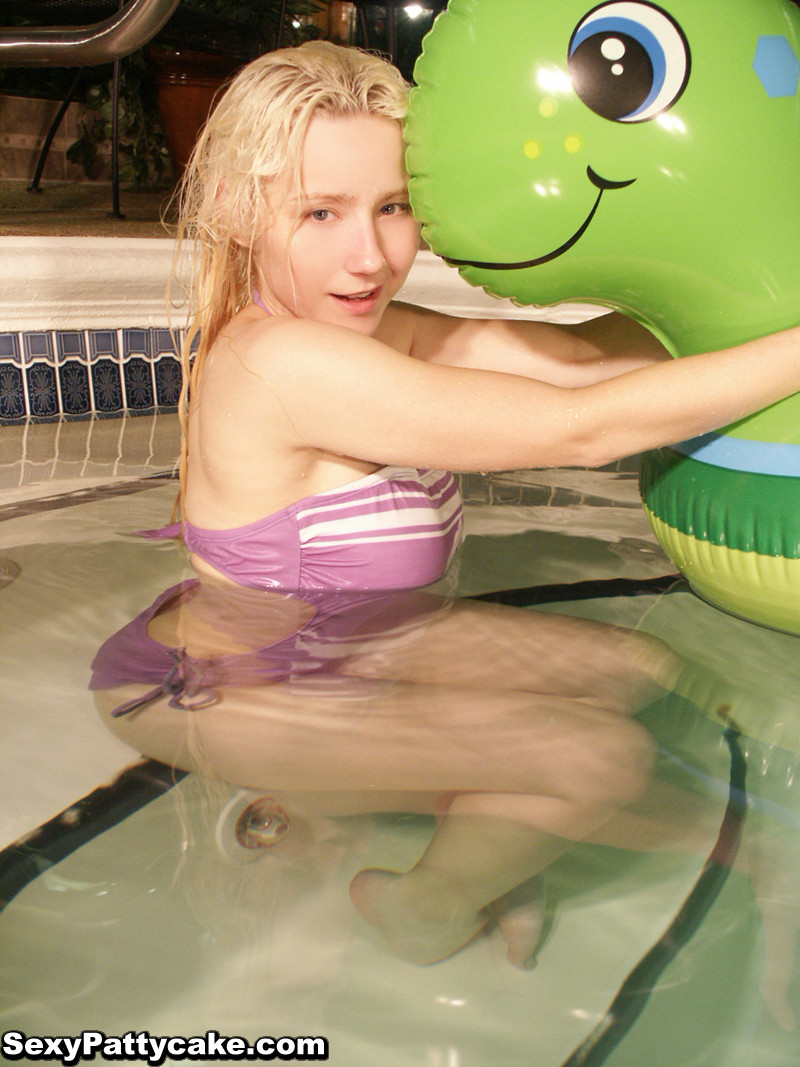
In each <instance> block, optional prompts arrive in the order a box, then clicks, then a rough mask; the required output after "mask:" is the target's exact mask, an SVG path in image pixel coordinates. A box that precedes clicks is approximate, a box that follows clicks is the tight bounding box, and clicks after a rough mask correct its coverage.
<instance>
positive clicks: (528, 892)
mask: <svg viewBox="0 0 800 1067" xmlns="http://www.w3.org/2000/svg"><path fill="white" fill-rule="evenodd" d="M489 912H490V914H491V916H492V918H493V919H494V920H495V922H496V923H497V925H498V928H499V929H500V933H501V934H502V935H503V938H504V939H505V942H506V945H507V946H508V949H507V953H508V958H509V960H510V961H511V963H513V964H514V966H515V967H519V968H520V970H523V971H529V970H532V969H533V968H534V967H535V966H536V964H537V962H538V959H537V953H538V951H539V949H540V948H541V946H542V945H543V944H544V942H545V940H546V939H547V937H548V935H549V933H550V931H551V929H552V927H553V914H552V911H550V910H548V908H547V904H546V898H545V888H544V879H543V878H542V877H541V875H536V876H535V877H534V878H529V879H528V881H527V882H523V883H522V884H521V885H518V886H516V887H515V888H514V889H512V890H511V891H510V892H509V893H506V894H505V895H504V896H502V897H500V898H499V899H498V900H495V901H494V902H493V903H492V904H491V905H490V907H489Z"/></svg>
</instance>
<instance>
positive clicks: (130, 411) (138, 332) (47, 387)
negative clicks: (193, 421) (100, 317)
mask: <svg viewBox="0 0 800 1067" xmlns="http://www.w3.org/2000/svg"><path fill="white" fill-rule="evenodd" d="M180 388H181V366H180V359H179V356H178V352H177V346H176V344H175V339H174V337H173V334H172V332H171V331H170V330H167V329H163V328H161V327H148V328H145V329H138V328H133V327H124V326H123V327H120V328H119V329H116V330H108V329H102V330H78V329H73V330H30V331H18V332H0V425H3V424H4V423H5V424H7V423H22V422H49V421H55V420H57V419H88V418H94V417H100V418H114V417H118V416H123V415H146V414H153V413H156V412H162V411H175V410H176V409H177V406H178V398H179V396H180Z"/></svg>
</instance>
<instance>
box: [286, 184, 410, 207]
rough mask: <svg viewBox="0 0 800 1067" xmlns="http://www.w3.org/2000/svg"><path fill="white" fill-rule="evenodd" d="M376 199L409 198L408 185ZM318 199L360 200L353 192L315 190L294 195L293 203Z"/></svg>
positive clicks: (326, 201) (350, 201)
mask: <svg viewBox="0 0 800 1067" xmlns="http://www.w3.org/2000/svg"><path fill="white" fill-rule="evenodd" d="M375 199H376V200H381V201H383V200H407V199H408V187H407V186H405V185H404V186H402V187H401V188H400V189H397V190H392V191H391V192H388V193H381V195H380V196H378V197H376V198H375ZM316 201H324V202H325V203H329V204H345V205H349V204H355V203H356V202H357V201H358V197H357V196H354V195H352V194H351V193H326V192H322V191H320V192H313V193H305V194H304V195H303V196H297V197H292V201H291V202H292V203H294V204H309V203H312V202H316Z"/></svg>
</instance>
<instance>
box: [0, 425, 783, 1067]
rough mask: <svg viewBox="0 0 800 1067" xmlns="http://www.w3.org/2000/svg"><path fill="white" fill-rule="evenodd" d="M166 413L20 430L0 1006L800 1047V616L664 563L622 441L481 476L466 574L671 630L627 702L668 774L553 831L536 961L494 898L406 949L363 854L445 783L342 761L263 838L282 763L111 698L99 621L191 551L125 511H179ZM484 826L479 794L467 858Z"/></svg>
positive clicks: (159, 581) (452, 1063)
mask: <svg viewBox="0 0 800 1067" xmlns="http://www.w3.org/2000/svg"><path fill="white" fill-rule="evenodd" d="M4 433H5V431H4ZM126 435H127V436H126ZM176 440H177V436H176V427H175V421H174V417H172V416H162V417H160V418H156V419H152V420H151V419H142V420H140V419H130V420H121V421H116V420H115V421H109V422H106V423H92V424H71V425H70V424H62V425H50V426H30V427H27V428H26V429H25V431H24V432H23V431H20V432H19V433H18V434H16V433H15V434H13V435H9V436H8V437H5V438H4V441H5V442H8V443H9V444H10V445H11V450H12V451H13V452H14V454H13V455H12V454H11V453H10V452H8V451H5V452H4V458H3V463H2V466H1V468H0V477H2V479H3V481H2V484H1V485H0V599H1V600H2V612H3V632H2V643H1V646H0V658H1V661H2V670H3V679H4V695H5V699H4V701H3V711H2V716H3V737H4V742H3V743H4V761H3V762H4V767H5V768H6V771H5V773H4V775H3V778H2V781H1V782H0V795H1V796H2V812H3V823H2V829H3V842H2V844H3V845H4V846H5V849H4V851H3V852H2V854H0V894H2V899H3V904H4V905H5V906H4V908H3V910H2V912H1V913H0V1031H2V1032H5V1031H9V1030H18V1031H23V1032H25V1033H26V1034H28V1035H56V1034H78V1033H80V1032H81V1031H82V1030H85V1029H92V1030H100V1031H103V1032H104V1033H105V1034H108V1035H123V1034H125V1033H128V1032H130V1031H135V1032H143V1031H147V1032H149V1033H150V1034H153V1035H184V1036H190V1035H193V1034H203V1033H205V1032H206V1031H207V1030H215V1031H218V1032H219V1033H221V1034H227V1035H244V1036H245V1037H246V1038H247V1039H248V1040H251V1041H252V1040H255V1039H256V1038H257V1037H258V1036H260V1035H275V1036H280V1035H323V1036H324V1037H326V1038H327V1040H328V1042H329V1060H328V1062H330V1063H332V1064H335V1065H337V1067H406V1065H408V1067H412V1065H413V1067H516V1065H520V1067H522V1065H529V1067H551V1065H552V1067H564V1065H567V1064H570V1065H575V1067H577V1065H578V1064H595V1065H596V1064H600V1063H603V1064H608V1065H609V1067H643V1065H645V1064H646V1065H647V1067H694V1065H698V1067H699V1065H708V1067H756V1065H757V1067H796V1064H797V1062H798V1059H800V1041H799V1040H798V1034H797V1031H796V1030H795V1029H793V1025H794V1017H795V1016H800V991H799V990H798V986H797V979H796V964H797V943H796V940H797V938H796V935H797V929H798V925H800V849H799V848H798V820H799V819H800V798H798V787H797V785H796V783H795V774H796V768H797V760H798V756H797V753H798V752H800V709H799V708H798V700H797V693H798V692H800V688H799V686H798V682H800V677H798V676H799V675H800V656H798V649H799V648H800V645H798V638H796V637H790V636H787V635H784V634H780V633H775V632H771V631H768V630H765V629H762V628H759V627H756V626H753V625H751V624H749V623H747V622H743V621H741V620H738V619H734V618H731V617H729V616H727V615H725V614H723V613H721V612H719V611H717V610H715V609H714V608H712V607H710V606H708V605H706V604H704V603H702V602H701V601H700V600H698V599H697V598H696V597H695V596H694V595H693V594H692V593H691V591H690V590H689V589H688V588H687V587H686V586H685V584H684V583H683V582H681V581H680V580H677V579H674V580H673V579H670V578H669V577H666V578H665V580H664V581H658V579H661V578H662V577H665V576H669V575H670V574H671V571H672V568H671V565H670V563H669V561H668V560H667V559H666V558H665V557H664V556H663V555H662V554H661V551H660V549H659V548H658V546H657V543H656V542H655V539H654V538H653V536H652V534H651V533H650V530H649V527H648V525H647V522H646V519H645V516H644V513H643V511H642V509H641V506H640V504H639V498H638V490H637V485H636V474H635V470H636V467H635V463H625V464H621V465H618V466H617V467H615V468H613V469H604V470H600V471H583V470H552V471H530V472H511V473H504V474H497V475H492V476H487V477H478V476H469V477H465V478H464V479H463V492H464V497H465V502H466V524H467V525H466V528H467V533H468V537H467V540H466V542H465V545H464V548H463V550H462V553H461V556H460V558H459V560H458V562H457V566H456V569H455V571H454V572H453V574H452V575H450V576H449V585H448V591H449V590H450V589H452V588H455V589H456V590H457V593H458V595H459V596H461V597H474V596H479V595H482V594H487V593H492V592H495V591H502V590H506V591H513V590H528V591H527V592H525V593H520V594H518V595H516V596H513V595H512V596H511V597H510V599H511V600H512V601H516V602H517V603H519V604H520V605H521V606H520V610H521V611H526V612H545V613H546V614H547V615H549V616H557V615H569V616H571V617H572V618H574V619H578V620H580V619H583V620H587V625H588V624H589V623H592V622H598V623H605V624H607V623H610V624H613V625H616V626H623V627H627V628H630V629H632V630H635V631H637V632H638V633H640V634H650V635H653V636H654V637H656V638H658V639H660V640H661V641H662V642H664V643H665V644H666V645H668V646H669V647H670V648H671V649H672V650H674V652H675V653H676V654H677V655H678V656H679V657H681V659H682V662H684V663H685V664H686V669H685V670H684V671H683V673H682V675H681V679H680V682H679V684H676V686H675V689H676V691H674V692H670V691H666V692H659V693H658V694H657V696H654V698H653V699H652V700H651V701H650V702H649V703H648V704H647V705H646V706H643V707H642V708H641V709H639V715H638V717H639V720H640V722H641V723H642V725H643V726H644V728H646V730H647V731H648V732H649V734H650V735H651V736H652V738H653V739H654V741H655V745H656V760H655V770H654V780H657V781H658V782H659V783H660V784H661V785H663V786H665V788H668V789H669V790H671V792H670V793H669V794H668V795H671V796H672V797H674V798H675V801H676V803H675V805H674V807H672V808H671V810H669V811H667V810H660V809H658V807H657V806H654V807H653V808H652V809H651V810H650V811H649V821H647V820H644V821H643V820H642V818H640V819H639V821H638V822H636V821H634V822H633V823H632V824H631V826H630V828H628V827H627V824H625V823H623V824H622V829H621V830H620V832H619V834H618V835H617V843H616V844H608V843H597V842H596V841H594V840H592V841H582V842H579V843H575V844H572V845H571V847H569V848H566V849H565V850H564V853H563V855H561V856H560V858H558V859H557V860H556V862H555V863H554V864H553V865H552V866H551V867H550V868H549V869H548V870H547V872H546V875H545V879H544V884H545V886H546V897H545V899H546V909H545V910H546V929H547V933H546V937H545V939H544V941H543V943H542V945H541V946H540V947H539V950H538V953H537V964H536V966H535V967H534V968H532V969H530V970H522V969H519V968H516V967H514V966H512V965H511V963H510V962H509V960H508V958H507V956H506V944H505V942H504V940H503V937H502V935H501V931H500V930H499V929H497V928H496V927H494V926H490V927H488V928H487V930H486V931H485V932H483V933H482V934H481V935H480V936H478V937H476V938H475V939H474V940H473V941H471V942H470V943H469V944H468V945H466V947H464V948H463V949H462V950H461V951H459V952H456V953H455V954H453V955H451V956H449V958H447V959H444V960H442V961H441V962H437V963H432V964H430V965H427V966H418V965H415V964H411V963H407V962H405V961H404V960H403V959H401V958H399V957H398V955H397V954H396V953H394V952H392V951H391V950H390V948H389V947H388V946H387V944H386V942H385V941H384V939H383V938H382V937H381V936H380V935H379V933H378V931H377V930H376V929H375V928H374V927H373V926H371V925H370V924H369V923H367V922H366V920H365V919H364V917H363V916H362V915H361V914H360V913H359V912H358V911H357V910H356V908H355V907H354V906H353V903H352V901H351V898H350V893H349V886H350V883H351V881H352V879H353V877H354V876H355V875H356V874H357V872H359V871H361V870H364V869H365V868H386V869H390V870H398V871H399V870H408V869H409V868H412V867H413V866H414V864H415V863H416V862H417V860H418V859H419V857H420V855H421V854H422V853H423V852H424V850H425V849H426V847H427V845H428V843H429V842H430V840H431V837H432V835H433V834H434V832H435V829H436V822H435V819H434V817H433V816H432V815H431V814H429V813H426V812H424V811H422V810H421V807H419V808H418V806H417V805H415V804H409V805H408V807H407V808H406V809H403V808H402V807H399V806H398V807H396V808H394V809H393V810H386V811H356V812H351V811H348V809H347V805H346V804H342V803H339V801H340V800H341V795H342V794H346V793H347V783H346V782H343V783H341V790H340V794H339V796H338V798H334V799H333V800H332V801H331V805H330V808H329V809H327V810H326V808H325V802H324V801H325V797H324V796H323V797H322V799H321V797H320V795H319V794H315V793H314V792H311V791H309V789H308V787H307V783H301V784H302V788H298V789H297V790H295V791H292V790H288V791H287V788H286V784H285V783H281V789H280V790H278V794H277V795H278V804H277V807H276V808H275V809H273V810H275V811H276V812H277V818H278V824H272V830H270V831H268V832H266V833H265V834H264V835H263V836H262V844H263V845H264V846H265V847H261V848H245V847H244V846H243V844H242V843H241V841H240V838H241V829H240V836H239V837H238V838H237V832H236V829H237V823H238V819H239V816H240V815H242V813H243V812H245V810H246V809H247V808H248V806H250V805H252V804H254V803H256V804H258V803H259V802H261V803H262V805H263V803H264V801H263V798H264V797H265V796H270V790H268V789H266V788H264V789H256V790H253V789H250V790H243V789H241V788H240V787H239V786H238V785H236V784H232V783H228V782H225V781H219V780H215V779H211V778H208V777H206V776H204V775H203V774H200V773H194V772H193V773H188V774H183V773H180V772H173V771H172V770H171V769H170V768H168V767H165V766H163V765H162V764H159V763H156V762H153V761H152V760H149V759H147V758H141V757H140V756H139V754H137V752H135V751H133V750H132V749H130V748H128V747H127V746H126V745H125V744H124V743H123V742H122V741H121V740H119V738H118V737H117V736H115V735H114V734H112V733H111V732H109V731H108V730H107V729H106V727H105V726H104V725H103V723H102V722H101V720H100V718H99V717H98V715H97V711H96V709H95V704H94V701H93V699H92V695H91V694H90V693H89V692H88V689H87V686H88V681H89V673H90V672H89V665H90V663H91V661H92V659H93V657H94V655H95V653H96V651H97V649H98V648H99V646H100V645H101V644H102V642H103V641H104V640H105V639H106V638H107V637H108V636H109V635H110V634H111V633H113V632H114V631H115V630H117V629H119V628H120V627H121V626H123V625H124V624H125V623H127V622H128V621H129V620H130V619H131V618H133V617H134V616H135V615H136V614H137V613H138V612H139V611H141V610H142V609H143V608H144V607H146V606H147V605H148V604H150V603H151V602H152V601H153V600H154V599H155V597H156V596H158V595H159V594H160V593H161V592H162V591H163V590H164V589H166V588H168V587H169V586H171V585H173V584H175V583H176V582H179V581H181V580H183V579H184V578H186V577H188V576H190V573H191V572H190V570H189V568H188V565H187V562H186V560H185V557H184V555H183V553H182V551H181V549H180V548H178V547H177V546H176V545H174V544H173V543H172V542H166V543H158V544H155V543H153V542H148V541H143V540H142V539H141V538H137V537H135V536H132V534H133V531H137V530H142V529H147V528H152V527H155V526H159V525H162V524H163V523H164V522H166V521H167V519H168V517H169V511H170V508H171V506H172V501H173V499H174V495H175V491H176V482H175V480H174V477H173V465H174V455H175V445H176ZM4 447H5V446H4ZM576 583H588V584H585V585H580V586H578V585H576ZM532 587H533V588H534V589H541V587H546V588H545V591H544V592H539V593H536V592H531V591H530V590H531V588H532ZM590 632H593V631H590ZM587 648H589V652H591V649H590V646H589V645H587ZM600 662H602V661H600ZM576 669H577V668H576ZM606 684H607V679H606V678H604V677H602V676H601V675H600V674H598V678H597V686H598V690H599V689H600V688H602V687H604V686H605V685H606ZM305 699H306V700H307V701H308V707H309V713H312V712H313V703H314V701H315V696H314V693H313V691H312V690H309V692H308V695H307V697H306V698H305ZM361 703H362V706H364V705H365V704H368V701H364V700H363V699H362V701H361ZM360 714H365V712H360ZM465 758H466V754H465ZM513 758H514V753H513V752H512V751H509V761H510V762H513ZM571 773H573V772H571V771H570V769H569V768H565V774H567V775H569V774H571ZM574 773H575V774H577V771H575V772H574ZM447 785H448V783H445V782H443V783H442V787H443V790H446V788H447ZM326 795H327V794H326ZM647 795H648V794H647V793H646V796H647ZM287 798H288V799H287ZM262 810H263V807H262ZM284 816H285V819H286V825H287V826H288V829H287V830H286V832H285V834H282V833H281V832H280V831H281V829H283V828H284V827H283V825H282V824H281V823H280V820H281V818H283V817H284ZM723 823H724V827H723ZM276 825H277V829H275V826H276ZM721 827H723V829H722V830H721V829H720V828H721ZM481 841H482V836H481V830H480V827H479V826H477V824H476V830H475V835H474V842H475V857H474V858H475V862H476V863H477V862H478V858H479V852H480V847H481ZM665 841H666V844H665V843H664V842H665ZM650 842H652V847H650V844H649V843H650ZM712 853H713V859H712V860H711V861H709V856H711V855H712ZM130 1062H134V1061H133V1060H131V1061H130ZM170 1062H172V1061H170ZM175 1062H178V1061H177V1060H176V1061H175ZM200 1062H203V1061H202V1060H201V1061H200Z"/></svg>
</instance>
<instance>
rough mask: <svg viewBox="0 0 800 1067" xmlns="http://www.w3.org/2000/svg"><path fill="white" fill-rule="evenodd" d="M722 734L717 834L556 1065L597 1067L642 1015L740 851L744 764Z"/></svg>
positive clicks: (732, 735)
mask: <svg viewBox="0 0 800 1067" xmlns="http://www.w3.org/2000/svg"><path fill="white" fill-rule="evenodd" d="M723 736H724V738H725V740H726V742H727V744H728V748H729V750H730V754H731V773H730V788H729V793H728V804H727V807H726V808H725V814H724V816H723V818H722V823H721V824H720V829H719V834H718V835H717V840H716V843H715V844H714V847H713V849H712V850H711V853H710V855H709V857H708V859H707V860H706V862H705V864H704V865H703V869H702V871H701V872H700V875H699V876H698V879H697V881H696V882H695V884H694V886H693V888H692V890H691V892H690V893H689V895H688V897H687V898H686V900H685V901H684V902H683V904H682V905H681V908H680V910H679V911H678V913H677V915H676V916H675V918H674V919H673V921H672V924H671V925H670V927H669V928H668V929H667V930H666V932H665V933H664V934H663V935H662V936H661V937H660V938H659V940H658V941H657V942H656V943H655V945H653V947H652V948H651V949H650V951H649V952H648V953H647V954H646V955H645V956H643V957H642V959H641V960H640V961H639V963H637V965H636V966H635V967H634V968H633V970H632V971H631V972H630V974H629V975H628V977H627V978H626V979H625V981H624V982H623V983H622V985H621V986H620V989H619V992H618V993H617V995H616V996H615V997H614V999H613V1001H612V1002H611V1004H610V1006H609V1008H608V1011H607V1012H606V1014H605V1016H604V1017H603V1018H602V1019H601V1020H600V1022H599V1023H598V1024H597V1026H596V1027H595V1029H594V1030H593V1031H592V1033H591V1034H589V1036H588V1037H587V1038H586V1040H585V1041H584V1042H583V1043H582V1044H581V1045H580V1046H579V1047H578V1048H577V1049H575V1051H574V1052H573V1053H572V1055H571V1056H570V1057H569V1059H567V1060H565V1061H564V1062H563V1064H562V1065H561V1067H600V1065H601V1064H603V1063H605V1062H606V1059H607V1058H608V1056H609V1055H610V1054H611V1053H612V1052H613V1051H614V1049H615V1048H616V1047H617V1046H618V1045H619V1043H620V1042H621V1041H622V1039H623V1038H624V1037H625V1035H626V1034H627V1033H628V1031H629V1030H630V1029H631V1027H632V1026H633V1024H634V1023H635V1022H636V1020H637V1019H638V1018H639V1016H640V1015H641V1013H642V1012H643V1011H644V1009H645V1007H646V1005H647V1002H648V1000H649V999H650V994H651V993H652V992H653V990H654V988H655V986H656V983H657V982H658V980H659V978H660V977H661V974H662V972H663V971H664V969H665V968H666V966H667V964H669V963H671V962H672V960H674V959H675V957H676V956H677V954H678V953H679V952H680V951H681V949H682V948H684V947H685V946H686V945H687V944H688V942H689V941H690V940H691V938H692V936H693V935H694V933H695V932H696V931H697V929H698V927H699V926H700V924H701V923H702V921H703V919H705V917H706V915H707V914H708V911H709V909H710V908H711V906H712V904H713V903H714V901H715V900H716V899H717V897H718V896H719V893H720V891H721V890H722V887H723V885H724V884H725V881H726V880H727V877H728V874H729V873H730V869H731V867H732V865H733V861H734V860H735V858H736V854H737V852H738V850H739V842H740V840H741V836H742V827H743V825H744V820H745V815H746V813H747V806H748V797H747V762H746V760H745V757H744V754H743V753H742V750H741V748H740V746H739V738H740V736H741V735H740V733H739V731H738V730H736V729H734V728H733V727H728V728H726V729H725V731H724V733H723Z"/></svg>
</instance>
